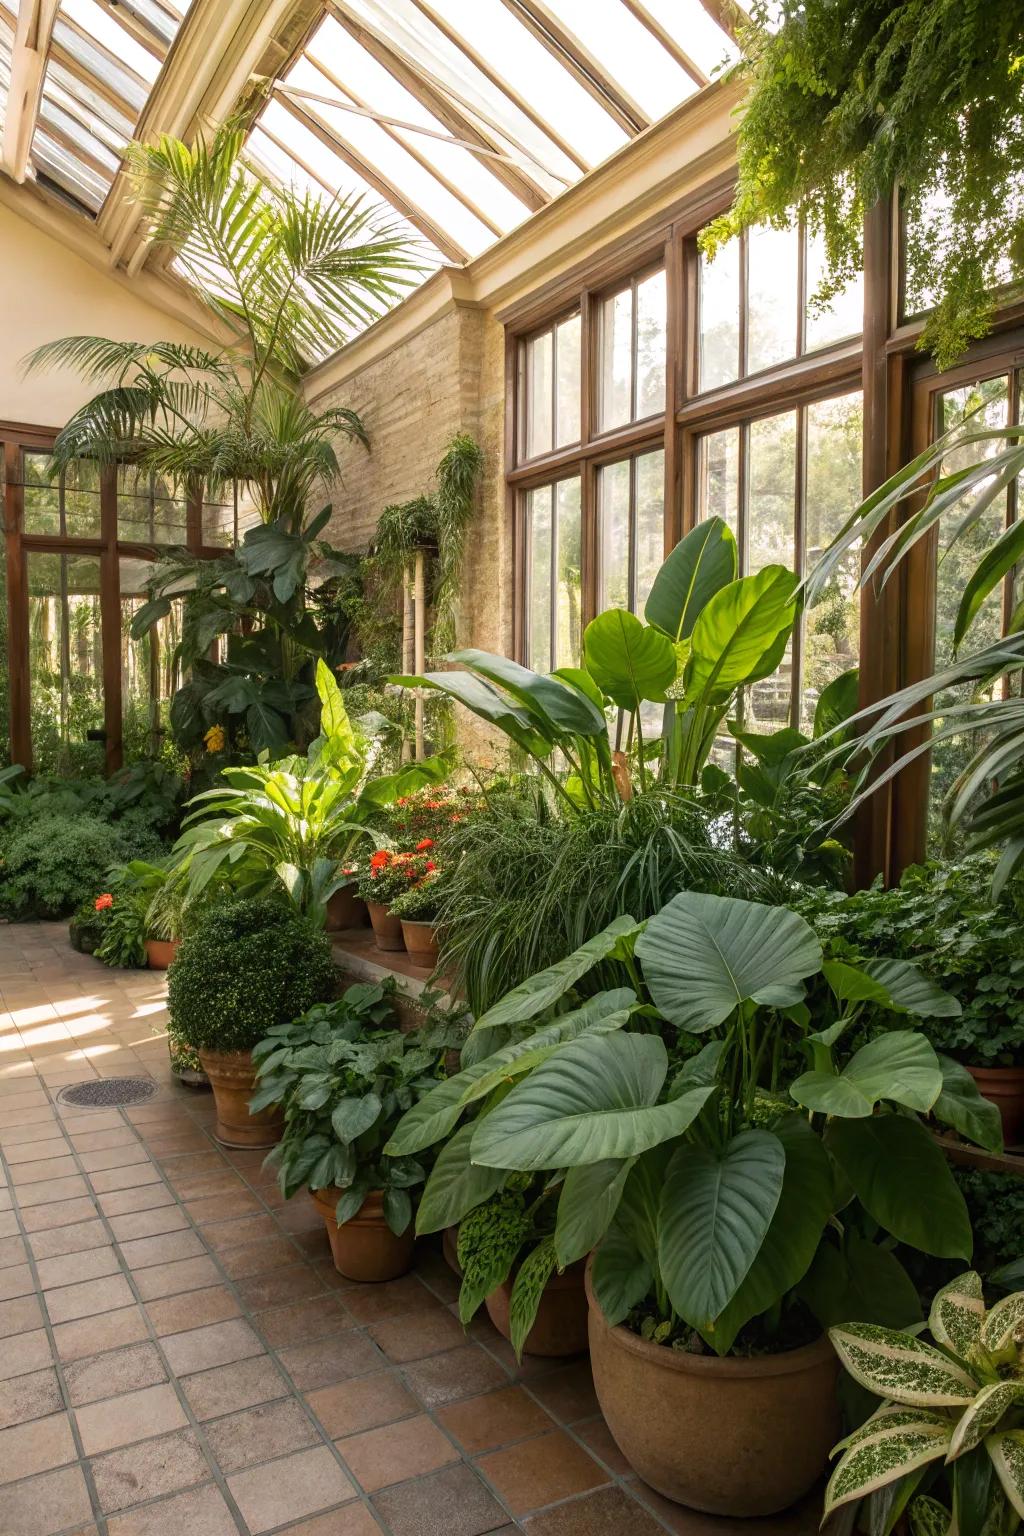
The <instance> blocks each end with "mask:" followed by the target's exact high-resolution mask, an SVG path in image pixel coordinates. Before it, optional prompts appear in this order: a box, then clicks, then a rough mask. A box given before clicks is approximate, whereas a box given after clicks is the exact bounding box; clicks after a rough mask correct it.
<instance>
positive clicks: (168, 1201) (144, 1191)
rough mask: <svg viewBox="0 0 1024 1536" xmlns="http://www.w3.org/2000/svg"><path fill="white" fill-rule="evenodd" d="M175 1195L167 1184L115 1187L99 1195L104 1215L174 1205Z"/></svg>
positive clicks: (122, 1213) (118, 1214)
mask: <svg viewBox="0 0 1024 1536" xmlns="http://www.w3.org/2000/svg"><path fill="white" fill-rule="evenodd" d="M173 1204H174V1196H173V1194H172V1193H171V1191H170V1190H169V1189H168V1188H167V1185H166V1184H162V1183H161V1184H142V1185H140V1186H139V1187H138V1188H136V1189H115V1190H112V1191H111V1192H110V1193H109V1194H103V1195H100V1197H99V1207H100V1210H101V1211H102V1212H103V1214H104V1216H123V1215H125V1213H126V1212H128V1211H152V1210H155V1209H156V1208H157V1207H158V1206H161V1205H173Z"/></svg>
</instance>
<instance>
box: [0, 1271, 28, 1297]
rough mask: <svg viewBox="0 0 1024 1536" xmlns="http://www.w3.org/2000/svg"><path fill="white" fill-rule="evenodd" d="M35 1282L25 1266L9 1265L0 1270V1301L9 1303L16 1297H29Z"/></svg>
mask: <svg viewBox="0 0 1024 1536" xmlns="http://www.w3.org/2000/svg"><path fill="white" fill-rule="evenodd" d="M35 1288H36V1286H35V1281H34V1280H33V1278H32V1271H31V1270H30V1269H29V1267H28V1265H27V1264H11V1265H9V1266H8V1267H7V1269H0V1301H11V1300H13V1299H14V1297H16V1296H31V1295H32V1293H33V1292H34V1291H35Z"/></svg>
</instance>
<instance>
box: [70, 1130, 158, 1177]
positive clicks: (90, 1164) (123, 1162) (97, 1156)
mask: <svg viewBox="0 0 1024 1536" xmlns="http://www.w3.org/2000/svg"><path fill="white" fill-rule="evenodd" d="M76 1151H78V1161H79V1162H80V1163H81V1165H82V1167H83V1168H84V1169H85V1171H86V1173H88V1174H90V1175H92V1174H94V1173H103V1172H105V1171H106V1170H108V1169H110V1168H128V1167H132V1166H133V1165H135V1164H139V1163H141V1162H142V1161H143V1159H144V1158H145V1156H146V1149H145V1147H143V1146H140V1145H139V1143H138V1142H137V1141H136V1140H135V1138H134V1137H132V1139H131V1140H130V1141H128V1142H126V1143H125V1144H124V1145H123V1146H116V1147H98V1148H96V1149H95V1150H94V1151H92V1152H82V1151H80V1150H79V1149H77V1148H76Z"/></svg>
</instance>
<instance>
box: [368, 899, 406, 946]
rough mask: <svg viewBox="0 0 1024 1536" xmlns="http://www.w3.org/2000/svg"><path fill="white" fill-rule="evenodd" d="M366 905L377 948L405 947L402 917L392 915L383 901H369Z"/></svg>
mask: <svg viewBox="0 0 1024 1536" xmlns="http://www.w3.org/2000/svg"><path fill="white" fill-rule="evenodd" d="M366 905H367V907H368V908H369V911H370V922H371V924H372V926H373V940H374V943H375V944H376V946H377V948H378V949H384V950H390V951H393V950H399V949H404V948H405V940H404V939H403V938H402V919H401V918H400V917H392V916H391V913H390V912H389V911H388V909H387V907H386V906H385V905H384V903H383V902H380V901H368V902H367V903H366Z"/></svg>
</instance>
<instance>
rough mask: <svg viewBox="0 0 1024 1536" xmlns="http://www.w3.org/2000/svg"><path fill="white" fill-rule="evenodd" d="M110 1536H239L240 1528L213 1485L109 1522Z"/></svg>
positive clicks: (131, 1511) (132, 1510) (114, 1518)
mask: <svg viewBox="0 0 1024 1536" xmlns="http://www.w3.org/2000/svg"><path fill="white" fill-rule="evenodd" d="M107 1531H108V1536H238V1527H237V1526H236V1524H235V1522H234V1519H233V1517H232V1514H231V1511H230V1510H229V1509H228V1506H227V1505H226V1504H225V1502H224V1498H223V1495H222V1494H221V1492H220V1490H219V1489H217V1488H215V1487H214V1486H213V1484H212V1483H211V1484H209V1485H208V1486H207V1487H205V1488H190V1489H189V1491H188V1492H187V1493H176V1494H174V1495H173V1497H171V1498H169V1499H160V1500H159V1501H158V1502H157V1503H156V1504H146V1505H144V1506H143V1507H142V1508H141V1509H130V1510H129V1511H128V1512H127V1514H123V1515H114V1516H113V1517H112V1518H111V1519H110V1520H108V1521H107Z"/></svg>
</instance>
